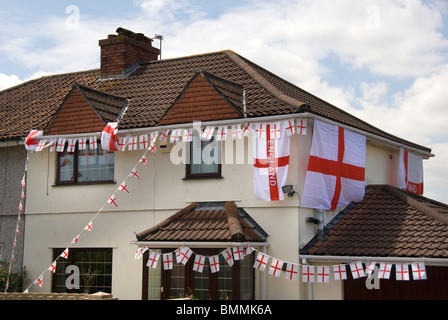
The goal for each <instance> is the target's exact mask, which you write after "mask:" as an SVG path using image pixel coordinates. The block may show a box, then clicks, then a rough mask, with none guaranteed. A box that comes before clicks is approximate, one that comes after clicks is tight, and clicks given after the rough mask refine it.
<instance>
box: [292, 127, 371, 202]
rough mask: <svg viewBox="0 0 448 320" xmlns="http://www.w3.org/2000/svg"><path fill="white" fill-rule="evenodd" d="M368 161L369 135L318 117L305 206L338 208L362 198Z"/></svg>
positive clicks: (306, 184)
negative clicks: (367, 139) (367, 145)
mask: <svg viewBox="0 0 448 320" xmlns="http://www.w3.org/2000/svg"><path fill="white" fill-rule="evenodd" d="M365 163H366V137H365V136H363V135H360V134H357V133H354V132H351V131H349V130H346V129H343V128H341V127H338V126H335V125H332V124H328V123H324V122H322V121H319V120H315V122H314V133H313V141H312V144H311V152H310V158H309V162H308V171H307V174H306V179H305V187H304V190H303V196H302V203H301V206H302V207H306V208H315V209H324V210H335V209H336V208H340V207H342V206H345V205H347V204H349V203H350V202H352V201H354V202H359V201H361V200H362V199H363V197H364V192H365V185H364V180H365Z"/></svg>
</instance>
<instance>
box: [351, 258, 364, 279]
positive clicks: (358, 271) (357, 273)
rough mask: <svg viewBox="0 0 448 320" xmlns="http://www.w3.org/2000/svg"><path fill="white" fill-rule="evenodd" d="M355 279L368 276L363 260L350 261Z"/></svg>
mask: <svg viewBox="0 0 448 320" xmlns="http://www.w3.org/2000/svg"><path fill="white" fill-rule="evenodd" d="M350 269H351V271H352V276H353V279H358V278H363V277H365V276H366V274H365V273H364V268H363V267H362V263H361V262H354V263H350Z"/></svg>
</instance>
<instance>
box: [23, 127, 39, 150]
mask: <svg viewBox="0 0 448 320" xmlns="http://www.w3.org/2000/svg"><path fill="white" fill-rule="evenodd" d="M42 135H43V132H42V131H39V130H31V131H30V133H29V134H28V136H27V137H26V139H25V149H26V150H28V151H36V149H37V146H38V145H39V141H38V140H37V138H39V137H41V136H42Z"/></svg>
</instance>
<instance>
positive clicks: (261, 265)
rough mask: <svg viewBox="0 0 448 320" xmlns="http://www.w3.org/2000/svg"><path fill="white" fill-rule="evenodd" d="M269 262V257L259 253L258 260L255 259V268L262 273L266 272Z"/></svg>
mask: <svg viewBox="0 0 448 320" xmlns="http://www.w3.org/2000/svg"><path fill="white" fill-rule="evenodd" d="M268 260H269V256H268V255H266V254H264V253H261V252H258V254H257V258H256V259H255V262H254V268H255V269H258V270H260V271H264V270H265V269H266V265H267V263H268Z"/></svg>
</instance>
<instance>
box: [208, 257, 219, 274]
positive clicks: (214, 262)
mask: <svg viewBox="0 0 448 320" xmlns="http://www.w3.org/2000/svg"><path fill="white" fill-rule="evenodd" d="M208 262H209V264H210V271H211V272H212V273H215V272H218V271H219V255H214V256H211V257H208Z"/></svg>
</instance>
